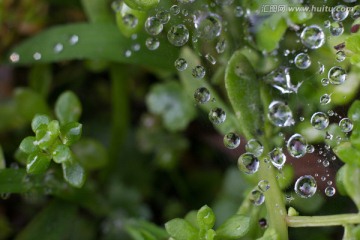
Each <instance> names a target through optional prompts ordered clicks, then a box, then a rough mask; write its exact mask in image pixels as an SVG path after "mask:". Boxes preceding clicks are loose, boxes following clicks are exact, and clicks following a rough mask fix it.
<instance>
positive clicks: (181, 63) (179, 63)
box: [175, 58, 188, 71]
mask: <svg viewBox="0 0 360 240" xmlns="http://www.w3.org/2000/svg"><path fill="white" fill-rule="evenodd" d="M187 66H188V64H187V61H186V60H185V59H184V58H178V59H176V60H175V68H176V69H177V70H178V71H184V70H185V69H186V68H187Z"/></svg>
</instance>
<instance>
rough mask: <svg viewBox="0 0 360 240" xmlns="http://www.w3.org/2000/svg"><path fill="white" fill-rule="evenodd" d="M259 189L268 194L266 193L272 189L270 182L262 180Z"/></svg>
mask: <svg viewBox="0 0 360 240" xmlns="http://www.w3.org/2000/svg"><path fill="white" fill-rule="evenodd" d="M258 188H259V189H260V191H262V192H266V191H267V190H269V188H270V184H269V181H267V180H260V182H259V183H258Z"/></svg>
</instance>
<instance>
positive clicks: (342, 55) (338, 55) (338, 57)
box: [336, 51, 346, 62]
mask: <svg viewBox="0 0 360 240" xmlns="http://www.w3.org/2000/svg"><path fill="white" fill-rule="evenodd" d="M345 58H346V55H345V52H344V51H337V52H336V61H338V62H342V61H344V60H345Z"/></svg>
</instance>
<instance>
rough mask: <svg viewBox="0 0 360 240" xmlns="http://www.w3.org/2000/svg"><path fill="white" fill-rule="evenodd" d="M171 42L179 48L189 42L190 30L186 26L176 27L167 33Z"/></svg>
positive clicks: (179, 25)
mask: <svg viewBox="0 0 360 240" xmlns="http://www.w3.org/2000/svg"><path fill="white" fill-rule="evenodd" d="M167 38H168V40H169V42H170V43H171V44H172V45H174V46H177V47H181V46H183V45H185V44H186V43H187V41H188V40H189V30H188V29H187V28H186V27H185V25H184V24H178V25H174V26H172V27H171V28H170V30H169V31H168V33H167Z"/></svg>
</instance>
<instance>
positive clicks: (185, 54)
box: [173, 47, 240, 134]
mask: <svg viewBox="0 0 360 240" xmlns="http://www.w3.org/2000/svg"><path fill="white" fill-rule="evenodd" d="M180 56H181V57H182V58H184V59H186V61H187V62H188V66H189V67H188V68H187V69H186V70H185V71H182V72H179V76H180V80H181V83H182V85H183V87H184V88H185V90H186V94H187V98H188V99H192V101H193V104H195V103H196V102H195V100H194V93H195V91H196V89H198V88H200V87H205V88H207V89H208V90H209V91H210V94H211V97H212V98H213V99H215V102H208V103H206V104H201V105H200V108H201V109H202V110H204V111H205V112H206V113H209V111H210V110H211V109H212V108H214V107H220V108H221V109H223V110H224V111H225V112H226V120H225V122H223V123H222V124H217V125H214V127H215V128H216V129H217V130H218V131H219V132H221V133H222V134H227V133H229V132H237V131H239V129H240V124H239V123H238V120H237V119H236V117H235V116H234V114H233V113H232V111H231V109H229V108H228V106H227V104H225V102H224V101H223V100H222V99H221V97H220V95H219V94H217V92H216V90H215V89H214V88H212V86H211V85H210V84H209V83H208V82H207V81H206V80H200V81H199V80H196V79H194V77H193V76H192V70H191V69H192V68H193V67H195V66H197V65H199V64H201V63H200V59H199V57H198V56H197V55H196V54H194V52H193V51H192V50H190V49H189V48H186V47H185V48H183V50H182V52H181V55H180ZM173 68H174V66H173Z"/></svg>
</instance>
